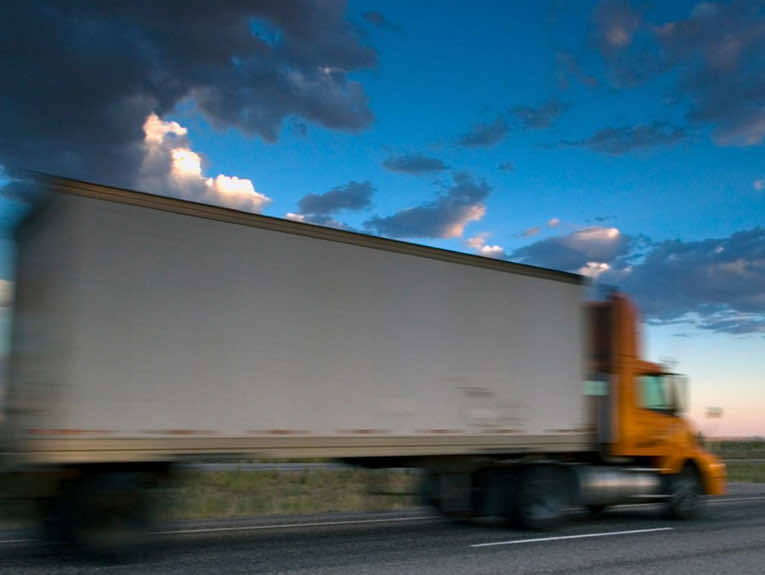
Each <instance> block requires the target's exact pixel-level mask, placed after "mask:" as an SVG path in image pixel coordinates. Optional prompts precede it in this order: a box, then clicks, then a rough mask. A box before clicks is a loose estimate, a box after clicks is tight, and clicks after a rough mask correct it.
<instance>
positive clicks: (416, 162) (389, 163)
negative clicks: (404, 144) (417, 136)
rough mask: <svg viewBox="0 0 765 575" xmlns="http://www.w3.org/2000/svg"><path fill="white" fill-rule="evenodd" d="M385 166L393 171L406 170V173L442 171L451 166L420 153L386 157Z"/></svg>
mask: <svg viewBox="0 0 765 575" xmlns="http://www.w3.org/2000/svg"><path fill="white" fill-rule="evenodd" d="M383 166H384V167H385V168H387V169H388V170H390V171H392V172H404V173H406V174H426V173H431V172H441V171H443V170H446V169H447V168H448V167H449V166H447V165H446V164H444V163H443V162H442V161H441V160H439V159H438V158H431V157H429V156H423V155H420V154H405V155H403V156H391V157H389V158H386V159H385V161H384V162H383Z"/></svg>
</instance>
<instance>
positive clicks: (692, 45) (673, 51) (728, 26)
mask: <svg viewBox="0 0 765 575" xmlns="http://www.w3.org/2000/svg"><path fill="white" fill-rule="evenodd" d="M592 35H593V38H594V42H595V44H596V45H597V47H598V50H599V52H600V54H601V55H602V56H603V59H604V61H605V63H606V65H607V67H608V70H609V73H610V76H611V79H612V82H613V83H614V84H615V85H616V86H617V87H625V86H631V85H634V84H637V83H640V82H644V81H647V80H652V79H655V78H657V77H659V76H661V75H664V74H668V73H672V74H673V75H674V77H676V78H677V88H676V90H677V93H678V95H680V96H681V97H682V100H683V102H682V103H683V105H684V106H685V108H686V109H687V120H688V122H689V123H691V124H694V125H698V126H701V125H703V126H710V127H711V128H712V130H711V136H712V140H713V141H714V142H715V144H717V145H718V146H756V145H759V144H761V143H762V141H763V139H764V138H765V98H763V94H764V93H765V75H763V72H762V71H763V69H765V5H763V4H762V2H758V1H756V0H738V1H735V2H729V3H715V2H700V3H697V4H696V5H695V6H694V7H693V8H692V9H691V10H690V12H689V14H688V16H687V17H686V18H679V19H675V20H671V21H667V22H657V23H653V22H647V21H646V20H645V19H644V18H643V17H642V14H640V13H639V12H638V11H636V10H635V9H634V8H633V7H632V6H631V5H630V3H629V2H626V1H610V0H609V1H606V2H601V3H600V4H599V5H598V6H597V7H596V9H595V11H594V15H593V25H592ZM673 79H674V78H673Z"/></svg>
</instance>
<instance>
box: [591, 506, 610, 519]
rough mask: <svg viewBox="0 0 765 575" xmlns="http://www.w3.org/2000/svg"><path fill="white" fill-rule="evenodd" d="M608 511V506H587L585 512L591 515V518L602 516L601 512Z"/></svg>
mask: <svg viewBox="0 0 765 575" xmlns="http://www.w3.org/2000/svg"><path fill="white" fill-rule="evenodd" d="M606 509H608V505H588V506H587V511H588V512H589V513H590V515H592V516H593V517H600V516H601V515H603V512H604V511H605V510H606Z"/></svg>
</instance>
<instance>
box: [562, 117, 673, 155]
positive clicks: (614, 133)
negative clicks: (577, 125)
mask: <svg viewBox="0 0 765 575" xmlns="http://www.w3.org/2000/svg"><path fill="white" fill-rule="evenodd" d="M686 137H687V133H686V131H685V129H684V128H679V127H672V126H669V125H667V124H665V123H663V122H654V123H653V124H643V125H637V126H618V127H614V128H605V129H603V130H600V131H599V132H596V133H595V134H593V135H592V136H590V137H589V138H587V139H584V140H578V141H566V140H564V141H562V142H561V144H562V145H563V146H569V147H580V148H589V149H591V150H593V151H595V152H600V153H603V154H609V155H611V156H621V155H623V154H627V153H629V152H632V151H633V150H640V149H649V148H655V147H659V146H670V145H673V144H676V143H678V142H680V141H681V140H684V139H685V138H686Z"/></svg>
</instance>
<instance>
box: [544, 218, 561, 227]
mask: <svg viewBox="0 0 765 575" xmlns="http://www.w3.org/2000/svg"><path fill="white" fill-rule="evenodd" d="M559 224H560V219H558V218H550V219H549V220H547V227H548V228H556V227H558V225H559Z"/></svg>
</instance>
